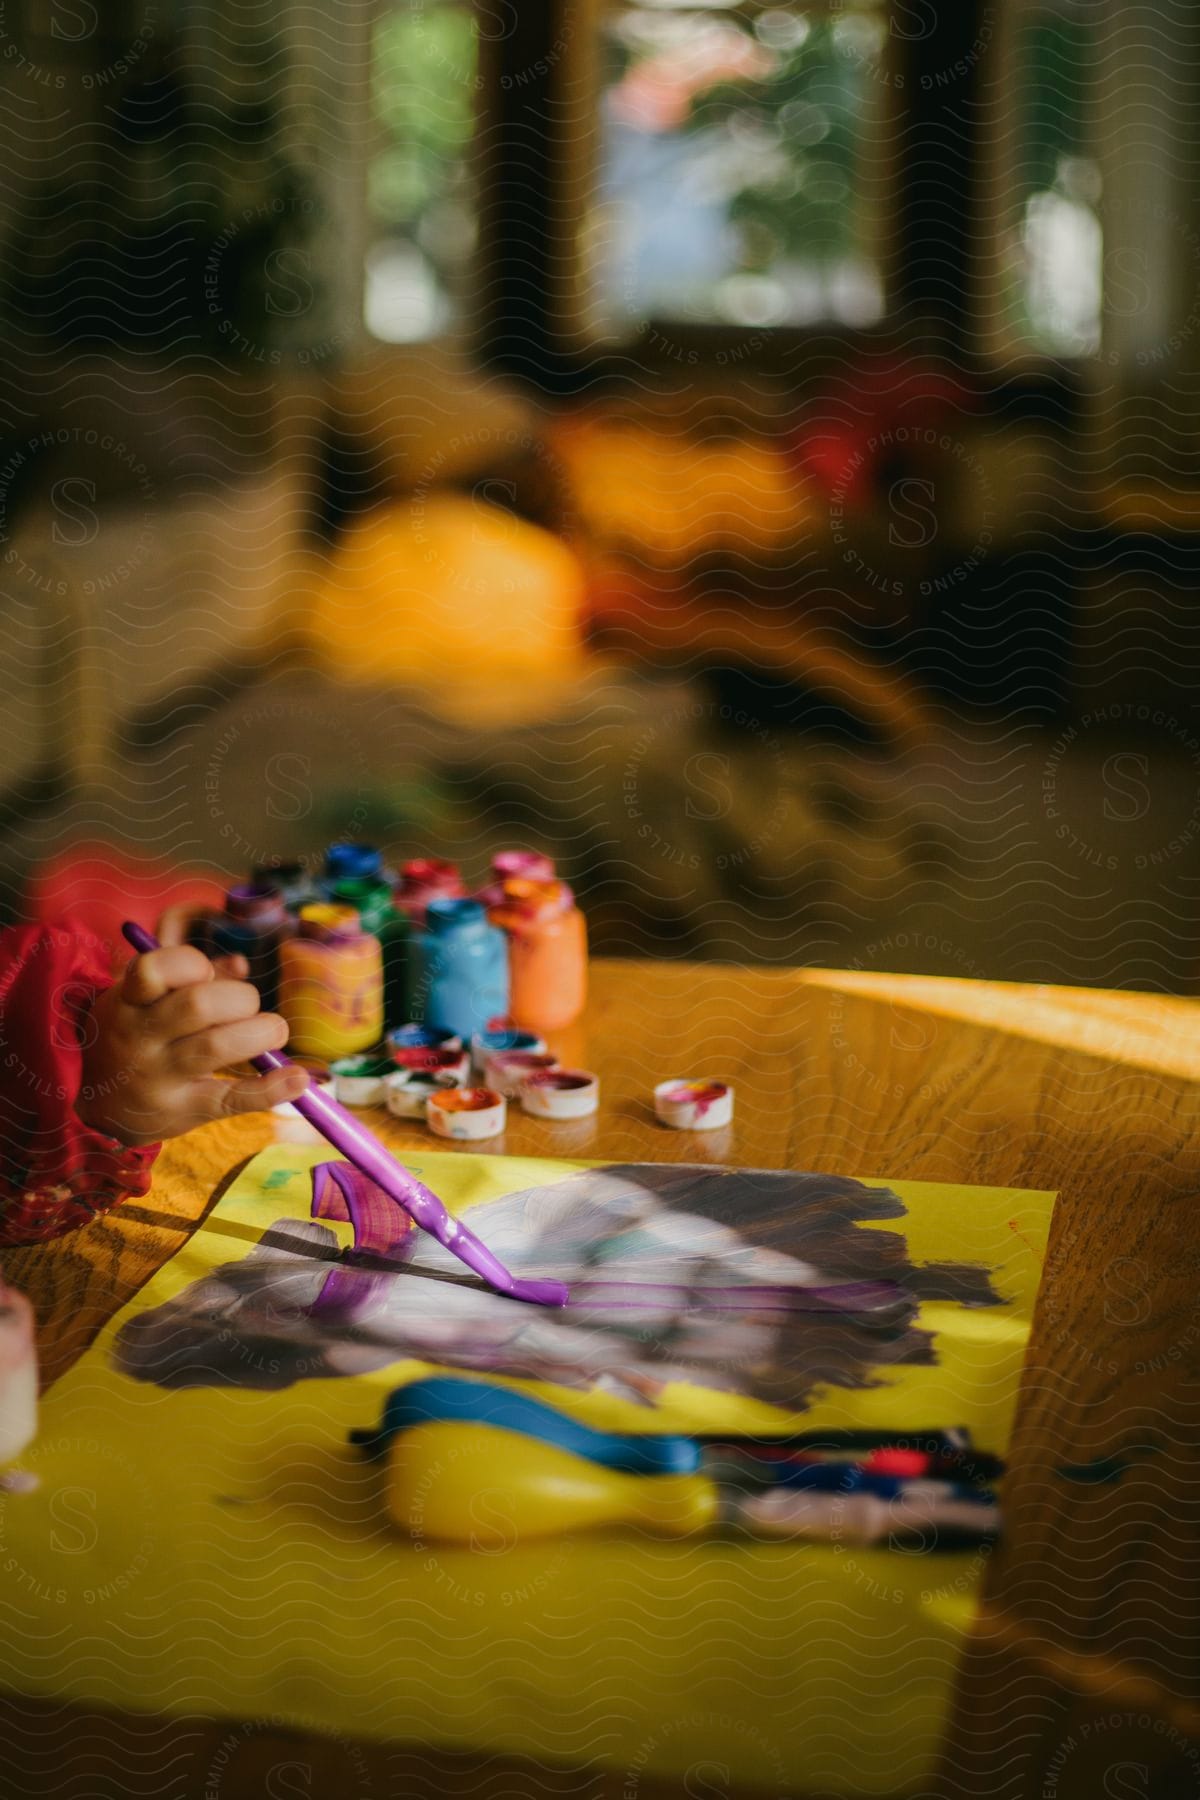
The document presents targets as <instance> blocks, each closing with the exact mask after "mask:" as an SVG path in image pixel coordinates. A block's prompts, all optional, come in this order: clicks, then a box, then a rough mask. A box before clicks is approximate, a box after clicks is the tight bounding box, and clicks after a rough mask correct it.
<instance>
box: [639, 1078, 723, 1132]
mask: <svg viewBox="0 0 1200 1800" xmlns="http://www.w3.org/2000/svg"><path fill="white" fill-rule="evenodd" d="M654 1110H655V1113H656V1114H657V1115H658V1117H659V1119H660V1120H661V1121H662V1123H663V1124H664V1125H670V1126H671V1127H672V1129H673V1130H675V1131H715V1130H717V1128H718V1127H719V1126H721V1125H728V1124H729V1121H730V1120H731V1119H732V1118H733V1089H732V1088H731V1087H730V1085H729V1083H728V1082H727V1081H698V1080H693V1079H692V1078H691V1077H688V1076H684V1075H673V1076H672V1077H671V1079H670V1080H669V1081H660V1082H659V1084H658V1086H657V1087H656V1088H655V1090H654Z"/></svg>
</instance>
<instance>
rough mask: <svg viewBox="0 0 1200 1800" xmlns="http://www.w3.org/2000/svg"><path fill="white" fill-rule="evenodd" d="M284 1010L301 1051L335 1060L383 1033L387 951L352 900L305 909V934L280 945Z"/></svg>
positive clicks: (296, 1050)
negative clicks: (365, 926) (347, 903)
mask: <svg viewBox="0 0 1200 1800" xmlns="http://www.w3.org/2000/svg"><path fill="white" fill-rule="evenodd" d="M279 1011H280V1012H281V1013H282V1014H283V1016H284V1018H285V1019H286V1020H287V1022H288V1025H289V1027H290V1028H291V1029H290V1036H289V1038H288V1049H289V1050H290V1051H292V1053H293V1054H295V1055H300V1056H315V1057H319V1058H320V1059H321V1060H322V1061H323V1062H332V1061H333V1059H334V1058H335V1057H340V1056H351V1055H353V1053H354V1052H355V1051H356V1050H367V1049H369V1048H370V1047H371V1045H372V1044H377V1043H378V1042H379V1039H380V1038H381V1037H382V1035H383V952H382V949H381V948H380V943H379V939H378V938H377V937H374V936H372V934H371V933H370V932H367V931H364V930H363V929H362V926H361V924H360V922H359V917H358V914H357V913H356V912H355V911H354V909H353V908H352V907H349V906H332V905H330V904H328V903H327V902H323V901H322V902H318V903H317V904H315V905H313V906H305V907H302V908H301V910H300V931H299V935H298V936H297V937H294V938H290V939H288V940H286V941H285V942H284V943H283V944H282V945H281V946H280V951H279Z"/></svg>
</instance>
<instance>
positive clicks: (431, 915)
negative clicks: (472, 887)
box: [425, 894, 485, 931]
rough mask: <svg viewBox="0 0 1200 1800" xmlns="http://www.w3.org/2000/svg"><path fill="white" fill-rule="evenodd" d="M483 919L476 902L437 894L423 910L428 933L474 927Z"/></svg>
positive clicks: (480, 907) (481, 910) (482, 912)
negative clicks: (462, 926)
mask: <svg viewBox="0 0 1200 1800" xmlns="http://www.w3.org/2000/svg"><path fill="white" fill-rule="evenodd" d="M484 917H485V914H484V910H483V908H482V906H480V904H479V902H478V900H467V899H460V898H459V897H457V896H451V895H448V894H439V895H437V896H435V898H434V899H432V900H431V901H430V902H429V905H428V906H427V907H426V908H425V924H426V928H427V929H428V930H430V931H453V930H454V929H455V928H456V927H457V926H459V925H475V924H478V923H479V922H480V921H481V920H482V919H483V918H484Z"/></svg>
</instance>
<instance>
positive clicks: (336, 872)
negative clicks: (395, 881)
mask: <svg viewBox="0 0 1200 1800" xmlns="http://www.w3.org/2000/svg"><path fill="white" fill-rule="evenodd" d="M338 881H387V882H388V883H389V885H390V884H391V878H390V876H389V873H388V871H387V869H385V868H384V866H383V853H382V851H380V850H377V849H376V847H375V845H374V844H353V843H351V844H330V846H329V848H328V850H326V852H325V869H324V873H323V874H322V876H321V879H320V881H319V882H318V883H317V886H318V887H319V889H320V891H321V894H322V896H323V897H324V898H325V899H328V898H329V897H330V895H331V894H332V891H333V887H334V883H335V882H338Z"/></svg>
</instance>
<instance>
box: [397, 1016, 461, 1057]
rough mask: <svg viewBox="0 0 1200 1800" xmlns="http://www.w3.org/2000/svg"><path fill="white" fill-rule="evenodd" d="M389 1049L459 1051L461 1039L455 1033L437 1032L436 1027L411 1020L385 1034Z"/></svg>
mask: <svg viewBox="0 0 1200 1800" xmlns="http://www.w3.org/2000/svg"><path fill="white" fill-rule="evenodd" d="M387 1041H388V1047H389V1049H390V1050H391V1051H392V1052H393V1053H395V1051H397V1050H461V1049H462V1047H463V1041H462V1038H461V1037H460V1036H459V1034H458V1032H456V1031H439V1029H438V1027H437V1026H436V1025H421V1024H418V1023H417V1021H416V1020H413V1022H412V1023H411V1024H408V1025H397V1026H396V1027H395V1028H394V1030H392V1031H389V1032H388V1034H387Z"/></svg>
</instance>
